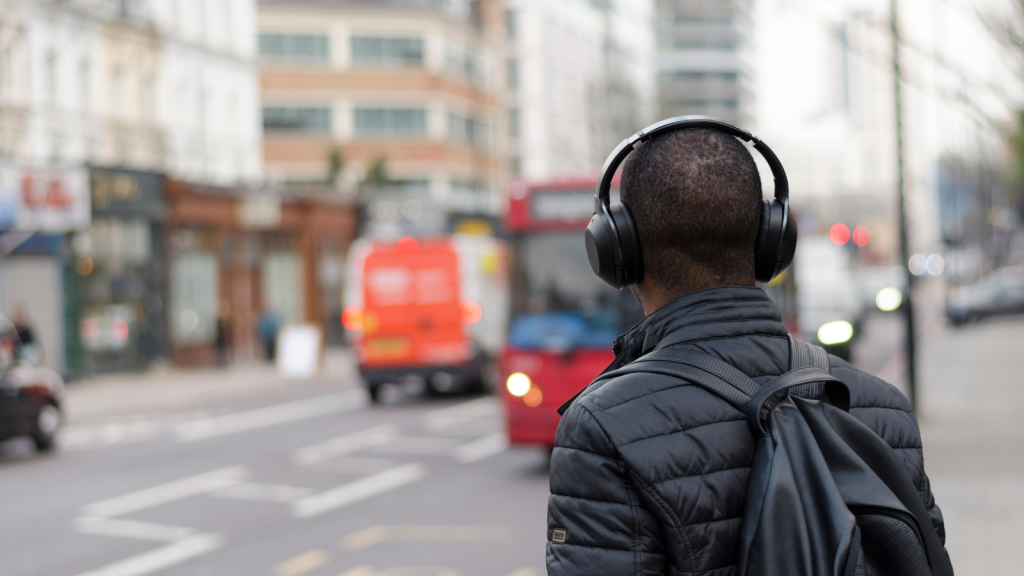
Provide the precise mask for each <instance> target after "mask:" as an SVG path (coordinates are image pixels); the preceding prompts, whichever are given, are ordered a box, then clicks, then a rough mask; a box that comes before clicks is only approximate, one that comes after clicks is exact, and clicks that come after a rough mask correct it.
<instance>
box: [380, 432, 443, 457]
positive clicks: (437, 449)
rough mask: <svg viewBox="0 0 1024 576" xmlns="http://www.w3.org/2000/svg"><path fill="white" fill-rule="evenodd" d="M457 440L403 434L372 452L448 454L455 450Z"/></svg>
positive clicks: (424, 454) (427, 454)
mask: <svg viewBox="0 0 1024 576" xmlns="http://www.w3.org/2000/svg"><path fill="white" fill-rule="evenodd" d="M458 443H459V441H458V440H456V439H454V438H437V437H435V436H404V437H401V438H395V439H394V441H393V442H390V443H388V444H384V445H382V446H378V447H377V448H375V449H374V452H383V453H386V454H416V455H420V456H449V455H451V454H452V453H453V452H455V448H456V447H457V446H458Z"/></svg>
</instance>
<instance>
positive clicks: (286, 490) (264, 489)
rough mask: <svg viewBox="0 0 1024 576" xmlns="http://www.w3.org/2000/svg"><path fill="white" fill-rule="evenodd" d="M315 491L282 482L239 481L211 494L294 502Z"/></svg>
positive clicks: (241, 498)
mask: <svg viewBox="0 0 1024 576" xmlns="http://www.w3.org/2000/svg"><path fill="white" fill-rule="evenodd" d="M312 493H313V490H312V489H311V488H303V487H300V486H283V485H280V484H256V483H252V482H239V483H238V484H234V485H231V486H228V487H227V488H221V489H220V490H217V491H216V492H211V493H210V496H216V497H218V498H231V499H234V500H259V501H263V502H283V503H288V502H294V501H296V500H299V499H301V498H305V497H306V496H309V495H310V494H312Z"/></svg>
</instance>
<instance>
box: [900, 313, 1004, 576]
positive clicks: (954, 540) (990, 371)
mask: <svg viewBox="0 0 1024 576" xmlns="http://www.w3.org/2000/svg"><path fill="white" fill-rule="evenodd" d="M920 350H921V352H920V357H919V370H920V382H921V390H920V393H919V394H920V396H919V397H920V407H919V412H920V415H919V420H920V423H921V432H922V436H923V440H924V448H925V450H924V455H925V469H926V470H927V472H928V475H929V477H930V478H931V481H932V488H933V491H934V493H935V498H936V500H937V501H938V503H939V506H940V507H941V508H942V511H943V514H944V515H945V519H946V534H947V546H946V547H947V549H948V550H949V554H950V557H951V558H952V560H953V567H954V568H955V569H956V572H957V573H958V574H985V575H987V576H999V575H1006V576H1011V575H1013V576H1016V575H1018V574H1020V573H1021V568H1020V566H1019V564H1020V563H1019V561H1018V560H1017V559H1016V554H1015V552H1016V550H1017V546H1018V545H1019V542H1020V540H1021V539H1022V538H1024V418H1022V415H1024V378H1022V375H1024V318H1021V317H1016V318H1003V319H993V320H988V321H985V322H982V323H980V324H977V325H971V326H967V327H964V328H960V329H954V328H943V329H937V330H934V331H929V333H927V334H925V335H924V338H923V342H922V344H921V349H920Z"/></svg>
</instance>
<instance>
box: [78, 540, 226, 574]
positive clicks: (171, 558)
mask: <svg viewBox="0 0 1024 576" xmlns="http://www.w3.org/2000/svg"><path fill="white" fill-rule="evenodd" d="M223 546H224V537H223V536H222V535H220V534H213V533H211V534H196V535H195V536H189V537H188V538H185V539H183V540H178V541H177V542H172V543H171V544H167V545H166V546H161V547H160V548H157V549H156V550H150V551H149V552H143V553H142V554H137V555H135V556H132V557H130V558H125V559H124V560H118V561H117V562H114V563H112V564H107V565H106V566H104V567H102V568H97V569H96V570H90V571H88V572H82V573H81V574H79V575H78V576H144V575H145V574H152V573H154V572H157V571H160V570H164V569H166V568H170V567H171V566H175V565H177V564H181V563H182V562H185V561H187V560H191V559H192V558H195V557H197V556H202V555H203V554H208V553H210V552H213V551H214V550H217V549H219V548H221V547H223Z"/></svg>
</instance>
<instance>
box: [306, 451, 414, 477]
mask: <svg viewBox="0 0 1024 576" xmlns="http://www.w3.org/2000/svg"><path fill="white" fill-rule="evenodd" d="M396 464H398V462H396V461H395V460H389V459H387V458H368V457H361V456H343V457H341V458H335V459H333V460H330V461H329V462H327V463H326V464H323V465H321V466H319V467H318V468H317V469H318V470H322V471H326V472H334V473H337V474H348V475H350V476H366V475H367V474H373V473H375V472H380V471H382V470H387V469H388V468H393V467H394V466H395V465H396Z"/></svg>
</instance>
